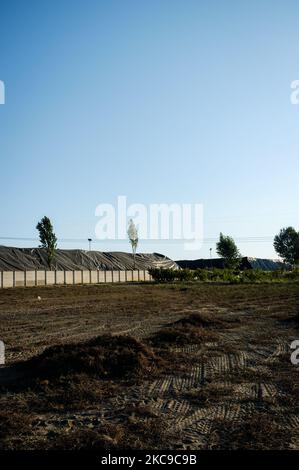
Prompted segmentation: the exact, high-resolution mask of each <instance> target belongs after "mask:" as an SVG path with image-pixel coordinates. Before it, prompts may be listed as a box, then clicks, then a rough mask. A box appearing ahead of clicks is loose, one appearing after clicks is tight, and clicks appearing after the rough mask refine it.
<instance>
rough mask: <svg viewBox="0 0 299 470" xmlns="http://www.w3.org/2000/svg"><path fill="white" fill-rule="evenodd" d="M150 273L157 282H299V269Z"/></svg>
mask: <svg viewBox="0 0 299 470" xmlns="http://www.w3.org/2000/svg"><path fill="white" fill-rule="evenodd" d="M149 273H150V275H151V276H152V278H153V279H154V281H156V282H174V281H181V282H182V281H200V282H227V283H230V284H240V283H242V282H274V281H288V280H299V268H296V269H294V270H293V271H285V270H276V271H262V270H261V269H246V270H244V271H241V270H239V269H207V268H206V269H194V270H191V269H177V270H176V269H163V268H151V269H149Z"/></svg>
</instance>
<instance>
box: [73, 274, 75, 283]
mask: <svg viewBox="0 0 299 470" xmlns="http://www.w3.org/2000/svg"><path fill="white" fill-rule="evenodd" d="M74 285H75V271H74V270H73V286H74Z"/></svg>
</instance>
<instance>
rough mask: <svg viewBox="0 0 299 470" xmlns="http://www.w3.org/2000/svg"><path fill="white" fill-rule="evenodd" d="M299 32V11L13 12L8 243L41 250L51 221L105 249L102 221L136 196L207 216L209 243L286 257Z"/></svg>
mask: <svg viewBox="0 0 299 470" xmlns="http://www.w3.org/2000/svg"><path fill="white" fill-rule="evenodd" d="M298 18H299V2H298V1H297V0H284V1H283V0H280V1H278V0H252V1H250V2H249V1H248V2H245V1H239V0H226V1H223V0H218V1H216V0H206V1H200V0H151V1H140V0H109V1H104V0H88V1H83V0H51V1H50V0H27V1H23V0H19V1H18V0H1V4H0V80H2V81H4V83H5V87H6V104H5V105H1V106H0V159H1V167H0V168H1V169H0V184H1V186H0V187H1V204H0V237H24V238H36V236H37V234H36V230H35V225H36V223H37V221H38V220H39V219H40V218H41V217H42V216H43V215H48V216H49V217H50V218H51V219H52V220H53V223H54V226H55V230H56V233H57V236H58V237H59V238H72V239H73V238H78V239H86V238H87V237H89V236H91V237H92V238H94V230H95V225H96V222H97V220H98V219H97V218H96V217H95V208H96V206H97V205H98V204H100V203H104V202H106V203H112V204H113V203H115V202H116V198H117V196H118V195H126V196H127V197H128V202H129V203H144V204H149V203H172V202H176V203H196V202H200V203H202V204H203V205H204V236H205V237H206V238H208V239H211V238H212V239H213V238H217V237H218V236H219V232H220V231H223V232H224V233H225V234H230V235H232V236H233V237H236V238H241V239H242V238H244V237H267V238H265V239H260V241H252V240H250V238H248V240H247V241H246V242H245V241H244V240H243V241H242V243H240V245H239V247H240V250H241V252H242V254H244V255H249V256H259V257H272V256H275V254H274V251H273V248H272V242H271V237H272V236H273V235H274V234H275V233H277V232H278V230H279V229H280V228H281V227H283V226H287V225H293V226H295V227H296V228H297V229H299V208H298V199H299V197H298V196H299V185H298V173H299V159H298V157H299V105H298V106H294V105H292V104H291V102H290V93H291V89H290V84H291V82H292V81H293V80H296V79H299V62H298V44H299V28H298ZM261 240H263V241H261ZM0 243H3V244H6V245H16V246H30V245H35V243H34V242H30V241H22V240H16V241H9V240H2V241H1V240H0ZM59 246H60V247H64V248H73V247H79V248H87V247H88V245H87V243H82V242H79V241H78V242H77V243H66V242H61V243H59ZM210 246H212V247H214V244H213V243H212V242H207V243H205V244H204V245H203V248H202V250H200V251H199V252H185V251H184V249H183V247H182V245H175V244H173V243H169V244H167V243H165V242H163V243H162V244H157V243H156V244H153V243H150V242H148V241H147V242H141V244H140V246H139V250H140V251H146V252H149V251H159V252H164V253H165V254H168V255H169V256H171V257H173V258H175V259H182V258H199V257H207V256H209V248H210ZM94 248H97V249H100V250H117V249H125V250H129V245H128V243H127V242H125V243H124V244H122V245H120V244H117V243H115V242H110V243H108V242H105V243H97V244H94Z"/></svg>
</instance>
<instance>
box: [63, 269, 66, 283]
mask: <svg viewBox="0 0 299 470" xmlns="http://www.w3.org/2000/svg"><path fill="white" fill-rule="evenodd" d="M63 284H64V285H66V270H64V271H63Z"/></svg>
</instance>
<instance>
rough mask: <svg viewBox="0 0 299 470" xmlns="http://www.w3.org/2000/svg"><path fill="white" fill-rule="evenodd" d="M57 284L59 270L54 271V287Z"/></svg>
mask: <svg viewBox="0 0 299 470" xmlns="http://www.w3.org/2000/svg"><path fill="white" fill-rule="evenodd" d="M56 284H57V270H56V269H55V271H54V286H56Z"/></svg>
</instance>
